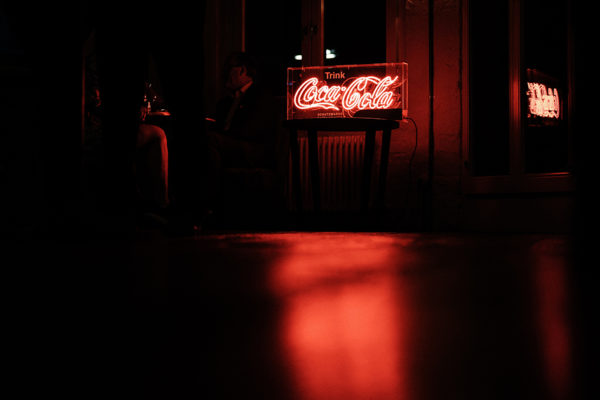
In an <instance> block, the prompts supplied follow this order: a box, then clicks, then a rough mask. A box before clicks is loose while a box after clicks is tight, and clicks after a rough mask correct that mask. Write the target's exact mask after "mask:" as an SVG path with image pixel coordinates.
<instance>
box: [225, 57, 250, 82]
mask: <svg viewBox="0 0 600 400" xmlns="http://www.w3.org/2000/svg"><path fill="white" fill-rule="evenodd" d="M224 72H225V75H224V78H225V87H226V88H227V89H230V90H232V91H235V90H238V89H240V88H241V87H243V86H244V85H246V84H247V83H248V82H250V81H254V80H255V79H256V61H255V60H254V58H253V57H251V56H250V55H248V54H247V53H243V52H236V53H232V54H230V55H229V57H227V60H226V61H225V69H224Z"/></svg>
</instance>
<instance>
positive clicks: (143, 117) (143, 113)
mask: <svg viewBox="0 0 600 400" xmlns="http://www.w3.org/2000/svg"><path fill="white" fill-rule="evenodd" d="M147 116H148V107H144V106H141V107H140V121H145V120H146V117H147Z"/></svg>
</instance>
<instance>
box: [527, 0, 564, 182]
mask: <svg viewBox="0 0 600 400" xmlns="http://www.w3.org/2000/svg"><path fill="white" fill-rule="evenodd" d="M567 15H568V13H567V2H566V1H565V0H543V1H541V0H528V1H526V2H523V67H524V74H523V76H524V77H525V79H524V82H523V88H522V93H523V94H524V100H523V101H522V103H523V112H522V115H523V119H524V132H523V139H524V149H525V171H526V172H535V173H542V172H563V171H567V169H568V155H569V142H568V132H567V121H566V117H567V114H566V112H565V111H566V109H567V108H566V107H567V102H566V100H567V85H566V82H567Z"/></svg>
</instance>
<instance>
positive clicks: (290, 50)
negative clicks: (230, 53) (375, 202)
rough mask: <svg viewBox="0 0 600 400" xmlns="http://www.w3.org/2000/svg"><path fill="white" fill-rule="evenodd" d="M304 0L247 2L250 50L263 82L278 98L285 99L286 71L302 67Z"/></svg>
mask: <svg viewBox="0 0 600 400" xmlns="http://www.w3.org/2000/svg"><path fill="white" fill-rule="evenodd" d="M301 5H302V1H301V0H286V1H281V0H260V1H259V0H247V1H246V50H247V51H248V52H249V53H251V54H252V55H254V56H255V57H256V58H257V60H258V63H259V69H260V78H261V79H262V82H263V83H264V84H265V85H267V86H268V87H270V89H271V90H272V91H273V93H274V94H276V95H278V96H285V88H286V86H285V82H286V70H287V68H288V67H300V66H301V65H302V61H300V60H299V59H296V58H297V57H296V56H299V55H300V54H301V47H302V22H301Z"/></svg>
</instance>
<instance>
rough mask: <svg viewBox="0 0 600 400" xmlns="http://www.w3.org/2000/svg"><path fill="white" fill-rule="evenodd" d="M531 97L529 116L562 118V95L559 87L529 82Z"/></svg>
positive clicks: (529, 94)
mask: <svg viewBox="0 0 600 400" xmlns="http://www.w3.org/2000/svg"><path fill="white" fill-rule="evenodd" d="M527 89H528V90H527V97H528V99H529V114H528V117H532V116H535V117H541V118H555V119H558V118H560V97H559V95H558V89H556V88H549V87H546V85H545V84H543V83H537V82H527Z"/></svg>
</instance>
